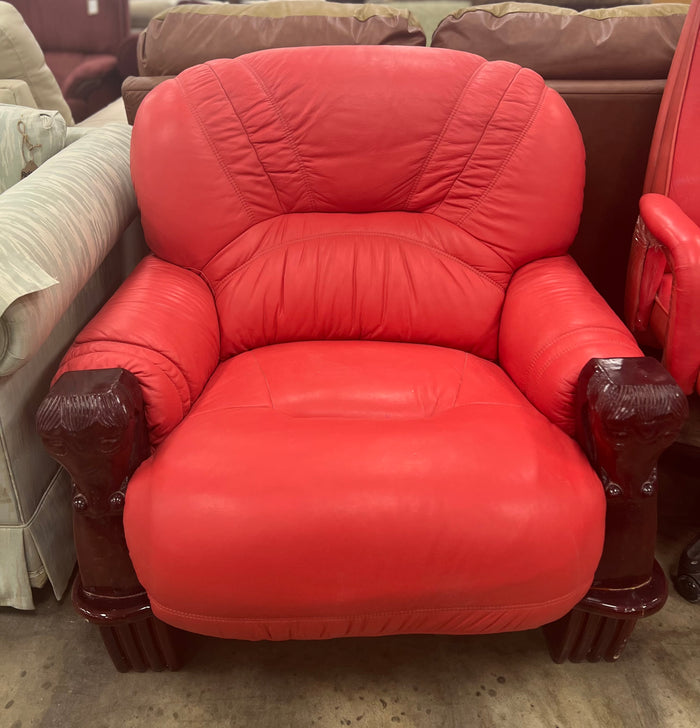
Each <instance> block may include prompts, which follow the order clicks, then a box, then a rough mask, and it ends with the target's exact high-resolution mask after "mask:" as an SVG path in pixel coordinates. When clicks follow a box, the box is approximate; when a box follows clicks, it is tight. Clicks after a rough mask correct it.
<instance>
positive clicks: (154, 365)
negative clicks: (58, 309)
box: [54, 256, 219, 445]
mask: <svg viewBox="0 0 700 728" xmlns="http://www.w3.org/2000/svg"><path fill="white" fill-rule="evenodd" d="M218 361H219V321H218V316H217V313H216V307H215V304H214V299H213V297H212V294H211V292H210V290H209V288H208V286H207V285H206V283H204V281H203V280H202V279H201V278H199V276H197V275H196V274H195V273H192V272H191V271H188V270H185V269H184V268H180V267H178V266H174V265H172V264H170V263H166V262H164V261H162V260H160V259H159V258H156V257H154V256H148V257H147V258H145V259H144V260H143V261H142V262H141V263H140V264H139V265H138V266H137V267H136V269H135V270H134V272H133V273H132V274H131V275H130V276H129V278H127V280H126V281H125V282H124V284H123V285H122V286H121V287H120V288H119V290H118V291H117V292H116V293H115V294H114V296H112V298H111V299H110V300H109V301H108V302H107V303H106V304H105V306H104V307H103V308H102V310H101V311H100V312H99V313H98V314H97V316H95V318H93V319H92V321H91V322H90V323H89V324H88V325H87V326H86V327H85V328H84V329H83V330H82V332H81V333H80V334H79V335H78V337H77V338H76V340H75V342H74V343H73V345H72V346H71V348H70V349H69V350H68V352H67V353H66V355H65V357H64V358H63V361H62V362H61V366H60V368H59V370H58V373H57V374H56V376H55V377H54V381H56V379H58V377H60V376H61V374H63V373H65V372H68V371H77V370H86V369H112V368H121V369H126V370H128V371H130V372H131V373H132V374H134V375H135V376H136V378H137V379H138V380H139V384H140V385H141V389H142V391H143V396H144V402H145V411H146V422H147V424H148V428H149V434H150V439H151V444H153V445H155V444H157V443H158V442H160V441H161V440H162V439H163V438H164V437H165V436H166V435H167V434H168V433H169V432H170V431H171V430H172V429H173V428H174V427H175V426H176V425H177V424H178V423H179V422H180V421H181V420H182V418H183V417H184V416H185V414H187V412H188V411H189V409H190V407H191V406H192V403H193V402H194V401H195V400H196V399H197V397H198V396H199V395H200V393H201V391H202V389H203V388H204V385H205V384H206V383H207V381H208V379H209V377H210V376H211V374H212V372H213V371H214V368H215V367H216V365H217V364H218Z"/></svg>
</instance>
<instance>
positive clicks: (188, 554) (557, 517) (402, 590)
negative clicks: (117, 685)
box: [125, 341, 605, 639]
mask: <svg viewBox="0 0 700 728" xmlns="http://www.w3.org/2000/svg"><path fill="white" fill-rule="evenodd" d="M604 509H605V504H604V498H603V493H602V488H601V486H600V482H599V481H598V479H597V478H596V476H595V474H594V473H593V471H592V469H591V468H590V466H589V464H588V462H587V461H586V460H585V458H584V456H583V454H582V452H581V451H580V449H579V448H578V446H577V445H576V444H575V443H574V442H573V441H572V440H571V439H570V438H569V437H567V436H566V435H565V434H563V433H562V432H561V430H559V429H558V428H557V427H556V426H554V425H552V424H551V423H550V422H549V421H548V420H547V419H546V418H545V417H544V416H543V415H541V414H540V413H539V412H538V411H537V410H535V409H534V407H532V405H530V404H529V403H528V402H527V400H526V399H525V398H524V397H523V395H522V394H521V393H520V392H519V391H518V390H517V389H516V387H515V386H514V385H513V383H512V382H511V381H510V380H509V379H508V377H507V376H506V375H505V373H504V372H503V371H502V370H501V369H499V368H498V367H497V366H496V365H495V364H493V363H491V362H488V361H485V360H482V359H480V358H478V357H475V356H473V355H470V354H465V353H464V352H461V351H457V350H454V349H448V348H441V347H434V346H425V345H415V344H395V343H383V342H369V341H325V342H297V343H289V344H280V345H274V346H269V347H263V348H259V349H255V350H252V351H250V352H247V353H244V354H241V355H239V356H236V357H234V358H232V359H229V360H228V361H226V362H224V363H222V364H221V365H220V366H219V367H218V369H217V370H216V372H215V373H214V375H213V377H212V379H211V380H210V382H209V384H208V385H207V387H206V389H205V390H204V393H203V394H202V395H201V397H200V398H199V399H198V401H197V403H196V404H195V405H194V407H193V408H192V410H191V412H190V414H189V415H188V417H187V418H186V419H185V420H184V421H183V422H182V423H181V424H180V425H179V426H178V427H177V428H176V429H175V430H174V431H173V432H172V433H171V434H170V435H169V437H168V438H167V439H166V440H165V441H164V442H163V444H162V445H161V446H160V447H159V448H158V450H157V451H156V453H155V454H154V455H153V456H152V457H151V458H150V459H149V460H148V461H146V462H145V463H144V464H143V465H142V466H141V467H140V468H139V469H138V470H137V471H136V473H135V474H134V476H133V478H132V480H131V482H130V484H129V489H128V493H127V506H126V512H125V526H126V533H127V541H128V544H129V549H130V553H131V556H132V559H133V562H134V565H135V568H136V571H137V574H138V576H139V579H140V580H141V582H142V583H143V585H144V586H145V588H146V590H147V591H148V594H149V597H150V599H151V603H152V606H153V610H154V612H155V614H156V615H157V616H158V617H160V618H161V619H163V620H164V621H166V622H168V623H170V624H173V625H175V626H178V627H182V628H185V629H188V630H192V631H196V632H201V633H205V634H211V635H218V636H223V637H235V638H243V639H290V638H301V639H313V638H328V637H338V636H345V635H377V634H392V633H452V634H455V633H485V632H500V631H507V630H516V629H527V628H531V627H536V626H539V625H541V624H543V623H546V622H549V621H552V620H554V619H557V618H558V617H560V616H562V615H563V614H565V613H566V612H567V611H568V610H570V609H571V608H572V607H573V606H574V605H575V604H576V603H577V602H578V601H579V600H580V599H581V597H582V596H583V595H584V594H585V592H586V591H587V589H588V587H589V586H590V583H591V580H592V577H593V572H594V570H595V568H596V566H597V563H598V560H599V557H600V553H601V548H602V541H603V523H604Z"/></svg>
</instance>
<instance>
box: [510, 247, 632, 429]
mask: <svg viewBox="0 0 700 728" xmlns="http://www.w3.org/2000/svg"><path fill="white" fill-rule="evenodd" d="M638 356H641V351H640V350H639V347H638V346H637V344H636V342H635V340H634V337H633V336H632V335H631V334H630V332H629V331H628V330H627V328H626V327H625V325H624V324H623V323H622V321H620V319H619V318H618V317H617V316H616V315H615V314H614V313H613V311H612V310H611V309H610V308H609V307H608V305H607V303H606V302H605V301H604V300H603V298H602V297H601V296H600V295H599V294H598V293H597V292H596V290H595V289H594V288H593V286H592V285H591V283H590V282H589V281H588V279H587V278H586V277H585V276H584V274H583V273H582V272H581V270H580V269H579V268H578V266H577V265H576V263H574V261H573V260H572V259H571V258H570V257H568V256H563V257H559V258H546V259H543V260H538V261H535V262H534V263H530V264H529V265H526V266H524V267H523V268H521V269H520V270H518V271H517V272H516V273H515V275H514V276H513V278H512V280H511V283H510V286H509V287H508V291H507V293H506V300H505V304H504V307H503V314H502V317H501V327H500V332H499V359H500V362H501V365H502V366H503V368H504V369H505V370H506V371H507V372H508V374H509V375H510V377H511V378H512V379H513V381H514V382H515V383H516V384H517V386H518V387H519V388H520V390H521V391H522V392H523V393H524V394H525V396H526V397H527V398H528V399H529V400H530V401H531V402H532V403H533V404H534V405H535V406H536V407H537V408H538V409H539V410H540V411H541V412H542V413H543V414H545V415H546V416H547V417H548V418H549V419H550V420H551V421H552V422H553V423H554V424H556V425H558V426H559V427H561V428H562V429H563V430H564V431H565V432H567V433H568V434H570V435H573V434H574V432H575V406H574V402H575V391H576V385H577V381H578V377H579V374H580V373H581V370H582V369H583V367H584V366H585V365H586V363H587V362H588V361H589V360H590V359H593V358H614V357H638Z"/></svg>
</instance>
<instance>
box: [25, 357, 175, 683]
mask: <svg viewBox="0 0 700 728" xmlns="http://www.w3.org/2000/svg"><path fill="white" fill-rule="evenodd" d="M37 429H38V431H39V434H40V436H41V438H42V441H43V443H44V446H45V447H46V449H47V450H48V452H49V454H50V455H51V456H52V457H53V458H54V459H55V460H57V461H58V462H59V463H60V464H61V465H62V466H63V467H64V468H66V470H67V471H68V472H69V473H70V475H71V478H72V480H73V491H72V498H73V532H74V538H75V545H76V552H77V555H78V569H79V572H80V573H79V577H78V579H77V580H76V582H75V583H74V585H73V604H74V606H75V608H76V609H77V611H78V612H79V613H80V614H81V615H82V616H83V617H85V618H86V619H87V620H88V621H90V622H92V623H93V624H96V625H97V626H98V627H99V628H100V632H101V634H102V637H103V639H104V642H105V645H106V647H107V649H108V651H109V654H110V656H111V657H112V660H113V661H114V664H115V666H116V668H117V669H118V670H119V671H121V672H126V671H128V670H137V671H144V670H147V669H149V668H151V669H153V670H163V669H165V668H170V669H176V668H177V666H178V661H177V658H176V655H175V653H174V650H173V646H172V642H171V639H170V634H169V632H170V631H171V630H170V628H168V627H167V626H166V625H165V624H163V623H162V622H160V621H159V620H158V619H156V618H155V617H154V616H153V614H152V612H151V606H150V602H149V600H148V596H147V595H146V592H145V590H144V588H143V587H142V586H141V584H140V583H139V580H138V578H137V576H136V573H135V572H134V568H133V566H132V564H131V560H130V558H129V552H128V549H127V545H126V539H125V536H124V524H123V511H124V499H125V495H126V489H127V485H128V482H129V478H130V477H131V475H132V474H133V472H134V470H136V468H137V467H138V466H139V464H140V463H141V462H142V461H143V460H144V459H145V458H146V457H148V454H149V445H148V433H147V430H146V423H145V418H144V413H143V398H142V396H141V389H140V387H139V384H138V382H137V380H136V378H135V377H134V376H133V374H131V373H130V372H127V371H125V370H123V369H103V370H93V371H82V372H69V373H67V374H64V375H63V376H62V377H61V378H60V379H59V380H58V381H57V382H56V384H54V386H53V387H52V388H51V391H50V392H49V394H48V395H47V396H46V398H45V399H44V400H43V402H42V403H41V405H40V407H39V411H38V412H37Z"/></svg>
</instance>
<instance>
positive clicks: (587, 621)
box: [545, 357, 688, 662]
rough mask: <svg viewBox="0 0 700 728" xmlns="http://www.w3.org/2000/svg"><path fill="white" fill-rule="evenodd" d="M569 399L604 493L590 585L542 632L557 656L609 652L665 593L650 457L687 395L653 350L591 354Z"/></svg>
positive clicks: (669, 436)
mask: <svg viewBox="0 0 700 728" xmlns="http://www.w3.org/2000/svg"><path fill="white" fill-rule="evenodd" d="M576 408H577V438H578V440H579V442H580V443H581V446H582V447H583V449H584V450H585V452H586V454H587V455H588V458H589V460H590V461H591V464H592V465H593V467H594V468H595V470H596V472H597V473H598V476H599V477H600V479H601V482H602V486H603V488H604V490H605V496H606V499H607V513H606V521H605V544H604V547H603V554H602V556H601V559H600V564H599V566H598V569H597V571H596V574H595V577H594V580H593V585H592V587H591V590H590V591H589V592H588V594H587V595H586V596H585V597H584V599H583V600H582V601H581V602H580V603H579V604H578V605H577V606H576V607H575V608H574V610H573V611H572V612H570V613H569V614H568V615H566V616H565V617H563V618H562V619H561V620H559V621H558V622H555V623H553V624H551V625H548V626H547V627H545V634H546V636H547V641H548V643H549V647H550V653H551V654H552V658H553V659H554V660H555V661H556V662H564V661H565V660H571V661H572V662H580V661H583V660H589V661H591V662H597V661H598V660H600V659H605V660H608V661H614V660H617V659H618V658H619V657H620V654H621V653H622V650H623V649H624V646H625V644H626V643H627V640H628V638H629V636H630V634H631V632H632V629H633V628H634V625H635V623H636V621H637V619H639V618H641V617H646V616H649V615H651V614H654V613H655V612H657V611H658V610H659V609H661V607H662V606H663V605H664V603H665V601H666V597H667V594H668V591H667V586H666V578H665V577H664V574H663V571H662V570H661V567H660V566H659V565H658V563H657V562H656V561H655V559H654V547H655V544H656V506H657V463H658V459H659V456H660V455H661V453H662V452H663V451H664V450H665V449H666V448H667V447H668V446H669V445H671V443H672V442H673V441H674V440H675V439H676V437H677V436H678V433H679V432H680V429H681V426H682V424H683V422H684V421H685V419H686V418H687V416H688V402H687V400H686V397H685V395H684V394H683V392H682V391H681V389H680V388H679V387H678V385H677V384H676V383H675V382H674V380H673V379H672V378H671V376H670V375H669V374H668V372H667V371H666V370H665V369H664V368H663V367H662V366H661V364H660V363H659V362H658V361H656V360H655V359H651V358H650V357H639V358H627V359H592V360H591V361H590V362H588V364H587V365H586V366H585V367H584V369H583V371H582V372H581V375H580V377H579V382H578V389H577V395H576Z"/></svg>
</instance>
